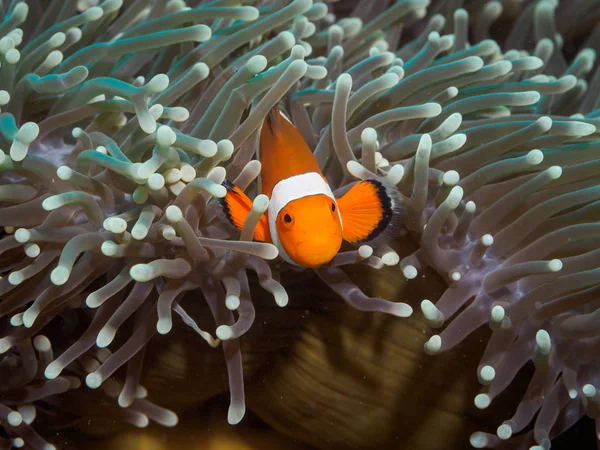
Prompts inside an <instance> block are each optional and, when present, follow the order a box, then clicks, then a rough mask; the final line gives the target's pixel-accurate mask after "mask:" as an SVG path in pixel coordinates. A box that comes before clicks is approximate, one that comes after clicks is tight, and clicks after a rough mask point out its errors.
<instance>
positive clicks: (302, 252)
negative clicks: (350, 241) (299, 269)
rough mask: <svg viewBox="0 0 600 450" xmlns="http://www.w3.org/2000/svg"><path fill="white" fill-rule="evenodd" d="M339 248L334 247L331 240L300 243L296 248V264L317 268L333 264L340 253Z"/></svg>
mask: <svg viewBox="0 0 600 450" xmlns="http://www.w3.org/2000/svg"><path fill="white" fill-rule="evenodd" d="M340 247H341V242H340V245H339V246H336V245H332V242H331V241H329V240H317V241H315V240H308V241H303V242H300V243H298V245H297V248H296V257H295V258H294V259H295V261H296V263H297V264H299V265H301V266H304V267H307V268H316V267H321V266H324V265H326V264H328V263H330V262H331V260H332V259H333V258H335V255H337V253H338V252H339V250H340Z"/></svg>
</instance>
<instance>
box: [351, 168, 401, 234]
mask: <svg viewBox="0 0 600 450" xmlns="http://www.w3.org/2000/svg"><path fill="white" fill-rule="evenodd" d="M364 182H366V183H371V184H372V185H373V186H374V187H375V189H377V197H378V198H379V201H380V202H381V206H382V208H383V216H382V217H381V220H380V221H379V223H378V224H377V226H376V227H375V229H374V230H373V231H371V233H369V235H368V236H367V237H366V238H364V239H363V240H361V241H358V242H355V244H361V243H364V242H369V241H372V240H374V239H375V238H377V237H378V236H379V235H381V234H382V233H383V232H384V231H386V230H387V229H388V227H389V226H390V224H391V223H392V219H393V217H394V200H392V198H391V197H390V196H389V195H388V189H386V187H385V186H384V185H383V183H382V182H381V181H379V180H374V179H370V180H364Z"/></svg>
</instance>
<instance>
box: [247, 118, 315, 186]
mask: <svg viewBox="0 0 600 450" xmlns="http://www.w3.org/2000/svg"><path fill="white" fill-rule="evenodd" d="M258 155H259V160H260V163H261V184H262V192H263V194H266V195H267V196H268V197H269V198H270V197H271V193H272V192H273V188H274V187H275V185H276V184H277V183H278V182H279V181H281V180H284V179H286V178H290V177H293V176H295V175H300V174H303V173H308V172H316V173H318V174H320V175H321V176H322V173H321V169H320V168H319V164H318V163H317V160H316V159H315V157H314V156H313V153H312V151H311V150H310V148H309V147H308V145H306V142H305V141H304V138H303V137H302V135H301V134H300V132H299V131H298V130H297V129H296V127H294V125H293V124H292V122H291V121H290V119H288V118H287V117H286V116H285V115H284V114H283V113H282V112H281V110H280V109H279V108H278V107H276V106H275V107H274V108H272V109H271V111H270V112H269V114H268V115H267V117H266V118H265V120H264V122H263V125H262V128H261V130H260V148H259V151H258Z"/></svg>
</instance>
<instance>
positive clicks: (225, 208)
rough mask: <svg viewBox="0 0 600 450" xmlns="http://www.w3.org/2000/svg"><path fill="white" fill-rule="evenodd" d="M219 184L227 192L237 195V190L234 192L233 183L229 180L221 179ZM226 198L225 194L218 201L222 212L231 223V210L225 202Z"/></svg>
mask: <svg viewBox="0 0 600 450" xmlns="http://www.w3.org/2000/svg"><path fill="white" fill-rule="evenodd" d="M221 185H222V186H223V187H224V188H225V189H227V193H232V194H234V195H238V194H237V192H235V185H234V184H233V183H232V182H231V181H229V180H227V179H225V180H223V182H222V183H221ZM226 199H227V195H225V197H222V198H220V199H219V203H221V207H222V208H223V213H224V214H225V217H226V218H227V220H229V222H230V223H231V224H232V225H233V218H232V217H231V210H230V209H229V204H228V203H227V200H226Z"/></svg>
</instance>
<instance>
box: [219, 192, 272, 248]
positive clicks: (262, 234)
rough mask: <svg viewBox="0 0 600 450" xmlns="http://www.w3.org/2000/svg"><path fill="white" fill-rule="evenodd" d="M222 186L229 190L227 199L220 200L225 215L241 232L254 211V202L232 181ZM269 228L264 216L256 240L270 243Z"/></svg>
mask: <svg viewBox="0 0 600 450" xmlns="http://www.w3.org/2000/svg"><path fill="white" fill-rule="evenodd" d="M221 184H222V185H223V187H224V188H225V189H227V194H225V197H223V198H221V199H219V201H220V202H221V206H222V207H223V213H224V214H225V217H226V218H227V220H228V221H229V222H230V223H231V224H232V225H233V226H234V227H236V228H237V229H238V230H241V229H242V228H243V226H244V222H245V221H246V218H247V217H248V214H249V213H250V210H251V209H252V200H250V198H249V197H248V196H247V195H246V194H245V193H244V191H242V190H241V189H240V188H239V187H237V186H236V185H235V184H233V183H232V182H231V181H229V180H224V181H223V183H221ZM268 226H269V225H268V222H267V217H266V215H263V216H262V217H261V219H260V220H259V222H258V224H257V225H256V228H255V230H254V239H256V240H257V241H263V242H268V240H269V238H268V236H269V234H268V233H269V231H268Z"/></svg>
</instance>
